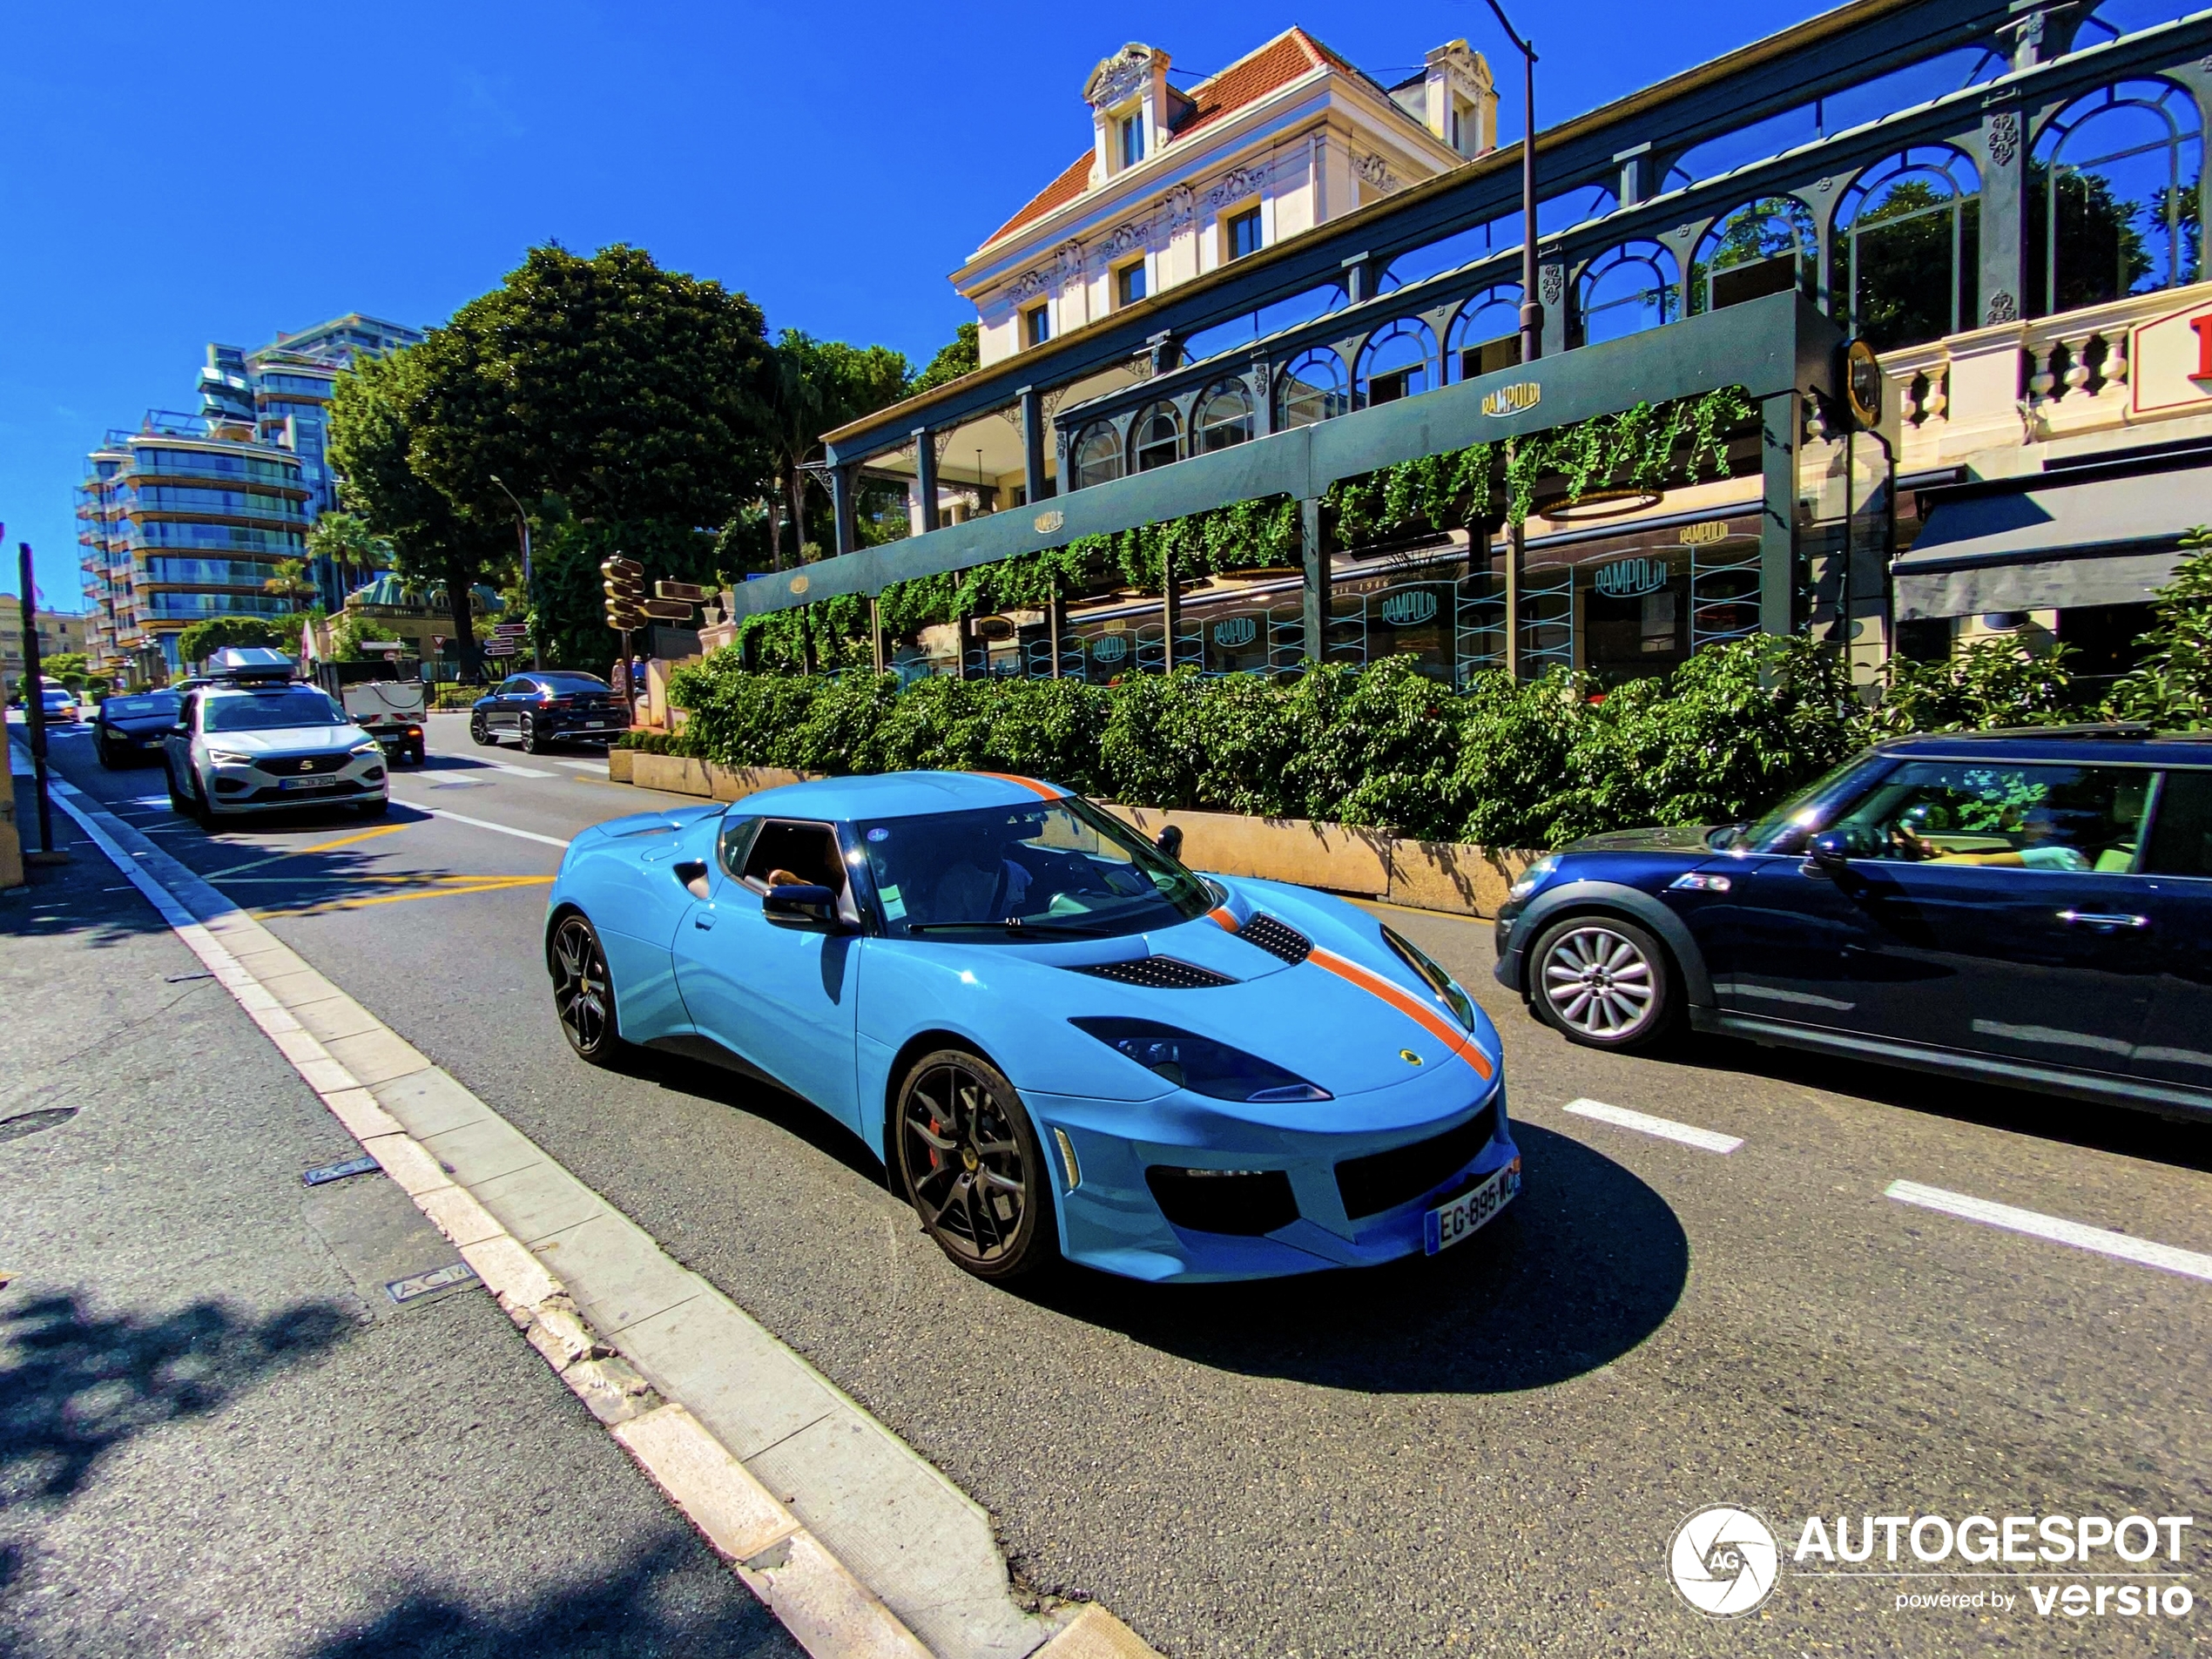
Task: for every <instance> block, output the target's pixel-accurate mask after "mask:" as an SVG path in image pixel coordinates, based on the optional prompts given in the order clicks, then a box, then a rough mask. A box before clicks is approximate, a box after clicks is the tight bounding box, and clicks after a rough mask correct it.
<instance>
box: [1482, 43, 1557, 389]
mask: <svg viewBox="0 0 2212 1659" xmlns="http://www.w3.org/2000/svg"><path fill="white" fill-rule="evenodd" d="M1490 10H1491V11H1492V12H1494V14H1495V15H1496V17H1497V19H1498V27H1499V28H1501V29H1502V30H1505V31H1506V38H1507V40H1510V41H1511V42H1513V44H1514V48H1515V50H1517V51H1519V52H1520V53H1521V361H1522V362H1524V363H1533V362H1534V361H1536V359H1537V358H1539V357H1541V356H1542V355H1543V351H1544V307H1543V302H1542V301H1541V300H1539V299H1537V297H1536V48H1535V47H1534V45H1533V44H1530V43H1529V42H1527V41H1525V40H1523V39H1522V38H1521V37H1520V35H1519V34H1517V33H1516V32H1514V26H1513V24H1511V23H1510V22H1508V21H1507V18H1506V10H1505V8H1504V7H1503V6H1501V5H1500V4H1499V3H1498V0H1490Z"/></svg>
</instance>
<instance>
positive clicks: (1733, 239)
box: [1689, 196, 1820, 315]
mask: <svg viewBox="0 0 2212 1659" xmlns="http://www.w3.org/2000/svg"><path fill="white" fill-rule="evenodd" d="M1819 270H1820V235H1819V233H1818V232H1817V230H1816V229H1815V228H1814V226H1813V222H1812V209H1811V208H1810V207H1807V206H1805V205H1804V203H1803V202H1801V201H1799V200H1798V199H1797V198H1796V197H1795V196H1770V197H1768V198H1767V199H1765V200H1764V201H1755V202H1750V203H1747V204H1746V205H1745V206H1742V207H1739V208H1737V210H1736V211H1735V212H1732V213H1730V214H1729V215H1728V216H1727V217H1726V218H1724V219H1722V220H1721V221H1720V223H1719V224H1717V225H1716V226H1713V228H1712V229H1711V230H1710V231H1708V232H1707V233H1705V239H1704V240H1703V242H1701V243H1699V244H1698V246H1697V253H1696V258H1694V259H1693V260H1690V262H1689V309H1690V312H1691V314H1693V315H1694V314H1697V313H1699V312H1704V311H1718V310H1719V309H1720V308H1721V307H1723V306H1733V305H1741V304H1742V303H1743V301H1744V300H1757V299H1758V298H1759V297H1760V296H1761V295H1762V294H1769V293H1787V292H1789V290H1791V288H1796V289H1797V290H1798V291H1799V292H1800V293H1808V294H1809V293H1812V291H1813V287H1814V282H1815V280H1816V278H1817V276H1818V274H1819Z"/></svg>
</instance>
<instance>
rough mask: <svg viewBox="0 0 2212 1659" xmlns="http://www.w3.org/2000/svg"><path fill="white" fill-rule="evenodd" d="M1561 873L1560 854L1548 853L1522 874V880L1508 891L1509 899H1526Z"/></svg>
mask: <svg viewBox="0 0 2212 1659" xmlns="http://www.w3.org/2000/svg"><path fill="white" fill-rule="evenodd" d="M1557 873H1559V854H1558V853H1545V854H1544V856H1543V857H1541V858H1540V859H1538V860H1536V861H1535V862H1534V864H1532V865H1530V866H1529V867H1527V869H1525V870H1523V871H1522V872H1521V880H1518V881H1516V882H1514V884H1513V886H1512V887H1508V888H1507V890H1506V897H1507V898H1508V899H1526V898H1527V896H1528V895H1529V894H1532V893H1534V892H1535V890H1536V889H1537V888H1538V887H1542V886H1543V885H1544V883H1545V882H1547V881H1548V880H1551V879H1552V877H1553V876H1554V875H1556V874H1557Z"/></svg>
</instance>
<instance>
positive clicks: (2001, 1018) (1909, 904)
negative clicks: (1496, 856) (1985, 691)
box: [1497, 725, 2212, 1114]
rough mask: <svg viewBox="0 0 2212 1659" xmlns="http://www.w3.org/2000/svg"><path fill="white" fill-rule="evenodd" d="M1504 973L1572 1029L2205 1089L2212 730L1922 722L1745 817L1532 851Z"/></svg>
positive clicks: (2013, 1077) (2165, 1101)
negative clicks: (1920, 728)
mask: <svg viewBox="0 0 2212 1659" xmlns="http://www.w3.org/2000/svg"><path fill="white" fill-rule="evenodd" d="M1497 943H1498V966H1497V976H1498V979H1499V981H1501V983H1503V984H1504V985H1506V986H1507V987H1509V988H1512V989H1514V990H1517V991H1519V992H1521V995H1523V996H1524V997H1526V998H1527V1002H1528V1006H1529V1008H1530V1009H1531V1011H1532V1012H1534V1014H1535V1015H1536V1016H1537V1017H1538V1018H1539V1019H1541V1020H1542V1021H1544V1022H1546V1023H1548V1024H1549V1025H1552V1026H1554V1027H1555V1028H1558V1029H1559V1030H1560V1031H1561V1032H1562V1033H1563V1034H1564V1035H1566V1036H1567V1037H1568V1038H1569V1039H1570V1040H1571V1041H1574V1042H1580V1043H1583V1044H1586V1045H1588V1046H1589V1047H1592V1048H1599V1049H1641V1048H1643V1047H1646V1046H1648V1045H1649V1044H1651V1043H1652V1042H1656V1041H1657V1040H1658V1039H1660V1038H1661V1037H1662V1036H1663V1035H1665V1034H1666V1033H1667V1032H1669V1030H1670V1029H1672V1028H1676V1027H1678V1026H1680V1025H1682V1024H1683V1023H1685V1022H1686V1023H1687V1024H1689V1026H1691V1027H1693V1028H1696V1029H1697V1030H1701V1031H1716V1032H1726V1033H1730V1034H1732V1035H1737V1036H1744V1037H1750V1038H1753V1039H1755V1040H1757V1041H1758V1042H1768V1043H1782V1044H1787V1045H1791V1046H1794V1047H1799V1048H1806V1049H1820V1050H1824V1051H1826V1052H1830V1053H1835V1054H1844V1055H1856V1056H1858V1057H1860V1058H1864V1059H1870V1060H1881V1061H1887V1062H1892V1063H1894V1064H1898V1065H1905V1066H1913V1067H1918V1068H1920V1069H1926V1070H1932V1071H1943V1072H1951V1073H1959V1074H1966V1075H1971V1076H1979V1077H1983V1078H1986V1079H1988V1080H1991V1081H1993V1082H2003V1083H2011V1084H2017V1085H2020V1086H2021V1087H2025V1088H2029V1089H2044V1090H2047V1091H2050V1092H2053V1093H2056V1094H2061V1095H2068V1096H2074V1097H2076V1098H2079V1099H2084V1100H2094V1101H2105V1102H2110V1103H2114V1104H2118V1105H2127V1106H2138V1107H2143V1108H2147V1109H2151V1110H2155V1111H2160V1112H2165V1113H2169V1114H2180V1113H2188V1114H2212V742H2208V741H2205V740H2203V739H2202V738H2184V737H2166V736H2160V735H2158V734H2156V733H2154V732H2151V731H2150V730H2148V728H2145V727H2139V726H2128V725H2101V726H2081V727H2067V728H2055V729H2044V730H2030V731H2012V732H1986V733H1981V734H1978V735H1977V734H1967V735H1960V736H1952V737H1934V738H1910V739H1905V740H1902V741H1898V742H1894V743H1888V744H1884V745H1881V746H1880V747H1878V748H1877V749H1874V750H1872V751H1871V752H1868V753H1866V754H1865V755H1862V756H1860V757H1859V758H1858V759H1855V760H1853V761H1851V762H1850V763H1848V764H1847V765H1843V766H1840V767H1838V768H1837V769H1836V770H1835V771H1834V772H1831V773H1830V774H1829V775H1828V776H1827V777H1825V778H1823V779H1820V780H1819V782H1817V783H1816V784H1814V785H1813V786H1811V788H1810V789H1808V790H1806V791H1805V792H1804V793H1803V794H1801V795H1799V796H1797V798H1796V799H1793V800H1791V801H1789V802H1787V803H1785V804H1784V805H1783V806H1779V807H1777V808H1776V809H1775V810H1774V811H1773V812H1771V813H1769V814H1767V816H1766V817H1764V818H1763V819H1759V820H1758V821H1757V823H1753V824H1744V825H1735V826H1728V827H1724V828H1719V829H1711V830H1690V829H1683V830H1632V831H1625V832H1622V833H1617V834H1611V835H1599V836H1593V837H1591V838H1590V839H1589V840H1584V841H1579V842H1576V843H1575V845H1574V846H1570V847H1568V848H1566V849H1565V850H1563V851H1561V852H1559V853H1553V854H1552V855H1551V856H1549V857H1548V858H1546V859H1543V860H1540V861H1539V862H1538V863H1536V864H1535V865H1534V866H1533V867H1531V868H1530V869H1529V870H1528V872H1527V874H1526V875H1525V876H1523V877H1522V879H1521V881H1520V882H1519V883H1518V884H1516V885H1515V887H1514V890H1513V894H1512V897H1511V899H1510V900H1509V901H1508V902H1507V904H1506V905H1505V906H1504V907H1502V908H1501V911H1500V913H1499V918H1498V923H1497Z"/></svg>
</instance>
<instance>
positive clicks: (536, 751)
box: [523, 714, 545, 755]
mask: <svg viewBox="0 0 2212 1659" xmlns="http://www.w3.org/2000/svg"><path fill="white" fill-rule="evenodd" d="M544 752H545V739H544V738H541V737H539V736H538V735H537V718H536V716H535V715H529V714H525V715H524V716H523V753H524V754H533V755H542V754H543V753H544Z"/></svg>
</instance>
